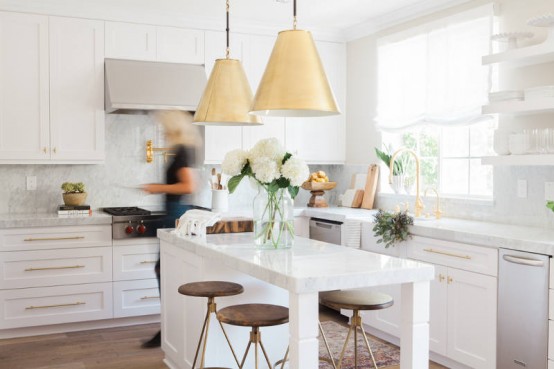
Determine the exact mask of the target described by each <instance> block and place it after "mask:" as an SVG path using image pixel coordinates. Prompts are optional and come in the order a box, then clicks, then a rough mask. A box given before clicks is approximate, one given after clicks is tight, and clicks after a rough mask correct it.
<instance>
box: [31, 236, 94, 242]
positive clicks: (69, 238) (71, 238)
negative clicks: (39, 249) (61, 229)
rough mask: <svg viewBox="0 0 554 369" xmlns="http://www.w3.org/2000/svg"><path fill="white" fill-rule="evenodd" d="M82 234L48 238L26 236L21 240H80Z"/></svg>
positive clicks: (82, 237)
mask: <svg viewBox="0 0 554 369" xmlns="http://www.w3.org/2000/svg"><path fill="white" fill-rule="evenodd" d="M84 238H85V237H84V236H75V237H50V238H48V237H47V238H26V239H24V240H23V241H25V242H32V241H63V240H82V239H84Z"/></svg>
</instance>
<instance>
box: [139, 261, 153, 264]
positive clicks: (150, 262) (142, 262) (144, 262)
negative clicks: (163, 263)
mask: <svg viewBox="0 0 554 369" xmlns="http://www.w3.org/2000/svg"><path fill="white" fill-rule="evenodd" d="M140 263H141V264H156V263H157V261H156V260H143V261H141V262H140Z"/></svg>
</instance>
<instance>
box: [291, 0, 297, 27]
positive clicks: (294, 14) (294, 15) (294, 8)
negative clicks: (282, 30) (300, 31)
mask: <svg viewBox="0 0 554 369" xmlns="http://www.w3.org/2000/svg"><path fill="white" fill-rule="evenodd" d="M292 14H293V18H292V19H293V21H292V29H294V30H296V0H294V1H293V3H292Z"/></svg>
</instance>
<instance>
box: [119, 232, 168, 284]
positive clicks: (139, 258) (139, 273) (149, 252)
mask: <svg viewBox="0 0 554 369" xmlns="http://www.w3.org/2000/svg"><path fill="white" fill-rule="evenodd" d="M121 243H122V241H114V248H113V279H114V281H125V280H135V279H149V278H156V273H155V272H154V266H155V265H156V263H157V261H158V258H159V253H160V243H159V242H158V241H157V240H155V241H150V242H148V243H139V242H138V241H137V242H136V243H135V244H133V245H125V246H123V245H121Z"/></svg>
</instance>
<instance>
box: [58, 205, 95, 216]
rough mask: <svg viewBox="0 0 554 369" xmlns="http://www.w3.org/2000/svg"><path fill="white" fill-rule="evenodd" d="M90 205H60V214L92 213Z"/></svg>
mask: <svg viewBox="0 0 554 369" xmlns="http://www.w3.org/2000/svg"><path fill="white" fill-rule="evenodd" d="M91 214H92V210H91V209H90V205H60V206H58V215H91Z"/></svg>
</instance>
